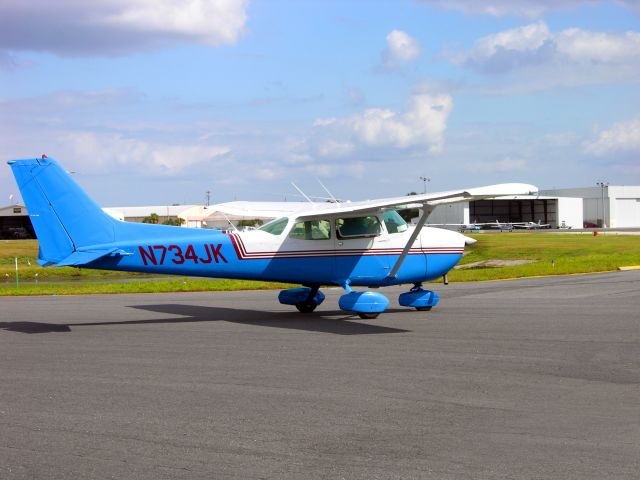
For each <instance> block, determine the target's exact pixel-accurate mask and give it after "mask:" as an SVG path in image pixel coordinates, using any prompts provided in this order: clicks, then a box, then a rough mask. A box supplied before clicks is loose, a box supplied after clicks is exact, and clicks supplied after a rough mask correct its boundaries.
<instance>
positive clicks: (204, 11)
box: [0, 0, 247, 56]
mask: <svg viewBox="0 0 640 480" xmlns="http://www.w3.org/2000/svg"><path fill="white" fill-rule="evenodd" d="M246 4H247V0H92V1H90V2H86V1H83V0H67V1H65V2H51V1H49V0H30V1H28V2H21V1H9V2H2V3H0V19H2V20H0V26H1V27H2V28H0V49H4V50H6V51H22V50H31V51H46V52H51V53H54V54H57V55H70V56H91V55H118V54H123V53H127V52H131V51H138V50H146V49H153V48H159V47H162V46H164V45H170V44H176V43H181V42H187V43H197V44H202V45H209V46H217V45H222V44H233V43H235V42H236V41H237V40H238V38H239V36H240V35H241V33H242V32H243V30H244V25H245V21H246V18H247V17H246Z"/></svg>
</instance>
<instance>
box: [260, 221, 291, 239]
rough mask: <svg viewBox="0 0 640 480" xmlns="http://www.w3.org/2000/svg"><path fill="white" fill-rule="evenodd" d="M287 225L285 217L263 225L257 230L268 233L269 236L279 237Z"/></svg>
mask: <svg viewBox="0 0 640 480" xmlns="http://www.w3.org/2000/svg"><path fill="white" fill-rule="evenodd" d="M287 223H289V219H288V218H287V217H282V218H278V219H276V220H273V221H272V222H269V223H265V224H264V225H263V226H261V227H260V228H259V229H258V230H262V231H263V232H267V233H270V234H271V235H280V234H281V233H282V232H284V229H285V228H286V226H287Z"/></svg>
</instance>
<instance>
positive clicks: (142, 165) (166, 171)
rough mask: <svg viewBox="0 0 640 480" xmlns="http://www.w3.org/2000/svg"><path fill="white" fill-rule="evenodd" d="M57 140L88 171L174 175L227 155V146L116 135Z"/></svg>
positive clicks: (79, 133)
mask: <svg viewBox="0 0 640 480" xmlns="http://www.w3.org/2000/svg"><path fill="white" fill-rule="evenodd" d="M60 140H61V144H62V145H64V149H65V150H66V151H67V154H68V156H69V158H71V159H76V161H82V164H83V167H84V168H85V169H86V170H89V171H95V169H96V167H97V168H98V169H105V168H107V169H112V168H113V167H114V166H115V165H120V166H128V167H137V168H139V169H141V170H142V171H146V172H148V173H151V172H152V173H153V174H154V175H174V174H178V173H182V172H184V171H185V169H186V168H187V167H189V166H192V165H195V164H204V165H206V164H207V163H210V162H212V161H215V159H217V158H219V157H223V156H225V155H228V154H229V153H230V152H231V148H230V147H228V146H218V145H207V144H201V145H192V144H189V145H184V144H175V143H164V142H159V141H148V140H143V139H140V138H129V137H126V136H125V135H123V134H119V133H102V134H101V133H96V132H90V131H71V132H67V133H64V134H62V136H61V138H60ZM203 168H205V169H206V167H203Z"/></svg>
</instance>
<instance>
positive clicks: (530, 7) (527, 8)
mask: <svg viewBox="0 0 640 480" xmlns="http://www.w3.org/2000/svg"><path fill="white" fill-rule="evenodd" d="M418 1H419V2H420V3H424V4H428V5H433V6H436V7H439V8H445V9H448V10H458V11H460V12H463V13H466V14H483V15H492V16H495V17H501V16H505V15H516V16H521V17H539V16H541V15H542V14H543V13H545V12H547V11H553V10H560V9H567V8H574V7H577V6H580V5H594V4H597V3H600V0H482V1H478V0H418ZM632 1H633V0H626V1H625V0H622V1H621V2H619V3H631V2H632Z"/></svg>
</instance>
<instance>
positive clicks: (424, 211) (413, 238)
mask: <svg viewBox="0 0 640 480" xmlns="http://www.w3.org/2000/svg"><path fill="white" fill-rule="evenodd" d="M433 209H434V207H432V206H431V205H427V204H426V203H423V204H422V207H420V210H421V211H422V215H421V216H420V219H419V220H418V224H417V225H416V228H415V229H414V230H413V233H412V234H411V237H410V238H409V241H408V242H407V244H406V245H405V246H404V248H403V249H402V253H401V254H400V257H398V260H397V261H396V264H395V265H394V266H393V268H392V269H391V273H389V277H390V278H395V277H396V275H397V274H398V270H400V267H401V266H402V264H403V263H404V259H405V258H406V257H407V254H408V253H409V250H411V247H412V246H413V243H414V242H415V241H416V238H418V235H420V232H421V231H422V227H424V224H425V222H426V221H427V218H428V217H429V215H431V212H432V211H433Z"/></svg>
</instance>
